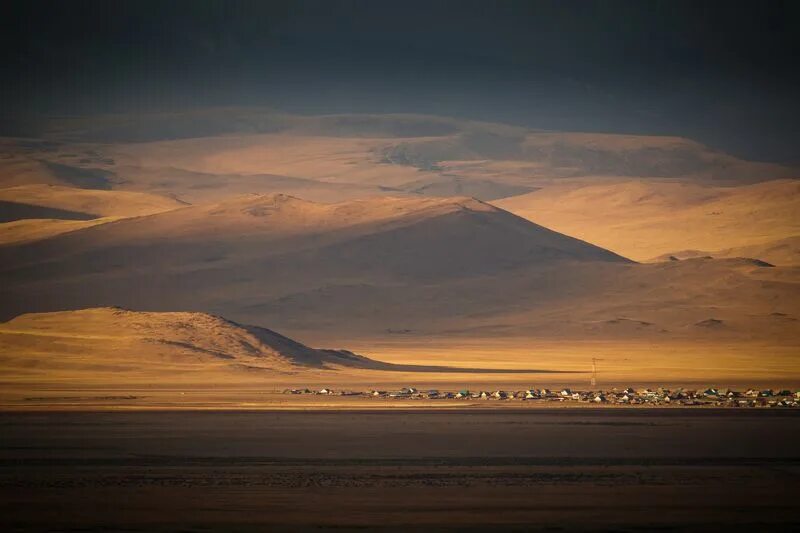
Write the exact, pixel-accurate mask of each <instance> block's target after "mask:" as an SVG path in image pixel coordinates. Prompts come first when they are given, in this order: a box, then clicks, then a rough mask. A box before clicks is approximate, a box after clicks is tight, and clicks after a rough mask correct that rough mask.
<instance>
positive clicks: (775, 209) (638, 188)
mask: <svg viewBox="0 0 800 533" xmlns="http://www.w3.org/2000/svg"><path fill="white" fill-rule="evenodd" d="M494 203H495V204H496V205H498V206H499V207H502V208H503V209H507V210H509V211H511V212H513V213H515V214H517V215H519V216H523V217H525V218H527V219H529V220H531V221H534V222H537V223H539V224H543V225H545V226H547V227H549V228H553V229H555V230H556V231H561V232H564V233H566V234H568V235H573V236H575V237H578V238H580V239H585V240H587V241H589V242H592V243H594V244H597V245H599V246H602V247H604V248H607V249H609V250H614V251H615V252H617V253H620V254H623V255H625V256H627V257H631V258H632V259H635V260H638V261H646V260H650V259H652V258H654V257H657V256H661V255H671V254H674V253H677V252H678V251H680V250H687V249H693V250H724V249H735V250H738V251H735V250H731V252H730V253H727V252H726V253H724V254H718V255H719V256H720V257H730V256H732V255H745V256H750V254H757V253H758V252H759V250H764V249H765V248H763V247H764V246H767V247H768V246H769V243H771V242H773V241H776V240H781V239H791V238H794V237H797V236H798V235H800V217H798V213H800V182H798V181H797V180H772V181H765V182H762V183H757V184H752V185H741V186H736V187H720V186H708V185H702V184H697V183H685V182H675V181H668V182H665V181H645V180H633V181H624V182H620V181H616V180H614V181H610V182H605V183H603V182H600V183H585V182H584V183H577V184H575V183H573V184H564V185H558V186H553V187H548V188H546V189H542V190H540V191H536V192H533V193H529V194H525V195H522V196H516V197H514V198H508V199H505V200H500V201H497V202H494ZM753 257H757V258H759V259H764V260H767V261H768V262H771V261H769V258H767V257H759V256H758V255H753ZM770 258H772V259H778V260H777V261H776V262H777V264H796V263H795V262H789V263H786V262H784V261H785V260H786V259H790V258H792V254H788V255H786V254H784V255H781V256H780V257H778V256H774V255H770Z"/></svg>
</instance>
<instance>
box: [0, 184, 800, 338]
mask: <svg viewBox="0 0 800 533" xmlns="http://www.w3.org/2000/svg"><path fill="white" fill-rule="evenodd" d="M0 276H2V278H3V279H4V281H5V284H4V285H3V287H1V288H0V300H1V301H2V313H3V316H5V317H10V316H14V315H16V314H19V313H23V312H30V311H46V310H54V309H64V308H82V307H92V306H98V305H124V306H126V307H131V308H144V309H152V310H164V311H167V310H172V309H187V310H196V311H205V310H209V311H212V312H214V313H218V314H222V315H225V316H229V317H231V318H233V319H235V320H237V321H242V322H246V323H269V324H274V325H275V326H276V327H280V328H281V329H282V330H284V331H287V332H290V333H292V334H298V333H301V334H302V335H303V336H304V337H306V338H315V339H335V340H343V341H347V339H353V338H355V337H356V336H360V337H361V338H364V337H370V336H371V337H381V336H384V337H385V336H394V335H396V334H397V333H396V332H402V334H404V335H405V334H408V335H412V336H417V335H441V334H446V335H448V336H450V337H452V338H457V337H459V336H471V337H475V336H483V337H496V336H535V337H549V338H563V339H567V338H569V339H579V338H587V337H588V338H613V339H630V338H642V339H650V340H656V339H658V340H664V339H669V338H678V337H680V338H693V339H696V338H709V337H713V338H719V337H720V336H723V337H725V338H727V339H730V340H734V339H743V338H747V339H762V340H768V341H769V342H775V343H779V344H781V343H785V342H788V340H789V339H791V338H792V336H793V332H794V327H795V326H794V322H793V320H794V317H797V316H800V309H798V304H797V303H796V302H798V301H800V298H797V296H798V287H799V285H798V272H797V270H796V269H786V268H769V267H767V266H764V265H763V264H761V263H759V262H757V261H748V260H708V261H706V260H694V261H680V262H676V263H665V264H659V265H639V264H635V263H631V262H630V261H628V260H626V259H624V258H622V257H620V256H617V255H614V254H612V253H610V252H608V251H606V250H603V249H601V248H597V247H595V246H592V245H589V244H587V243H585V242H582V241H578V240H576V239H573V238H571V237H567V236H565V235H562V234H559V233H555V232H552V231H550V230H548V229H546V228H543V227H541V226H537V225H535V224H532V223H530V222H528V221H526V220H524V219H521V218H519V217H516V216H514V215H511V214H510V213H507V212H505V211H502V210H500V209H497V208H495V207H492V206H490V205H488V204H485V203H482V202H479V201H477V200H473V199H466V198H447V199H433V198H430V199H424V198H417V199H411V198H371V199H364V200H358V201H350V202H344V203H340V204H317V203H313V202H307V201H304V200H299V199H296V198H291V197H287V196H282V195H272V196H258V195H255V196H247V197H240V198H236V199H232V200H230V201H227V202H222V203H219V204H214V205H209V206H190V207H185V208H182V209H177V210H172V211H168V212H164V213H158V214H154V215H149V216H145V217H138V218H132V219H125V220H120V221H116V222H112V223H109V224H104V225H101V226H96V227H92V228H87V229H82V230H79V231H75V232H72V233H70V234H65V235H62V236H58V237H54V238H51V239H48V240H45V241H41V242H38V243H31V244H28V245H21V246H14V247H6V248H4V249H0ZM87 288H90V289H87ZM773 313H778V314H773ZM786 317H790V318H786ZM710 318H714V319H718V320H722V321H724V322H725V324H726V327H724V328H717V329H714V330H710V329H708V328H702V327H699V326H698V327H695V326H694V324H696V323H701V322H703V321H704V320H707V319H710ZM643 323H647V325H646V326H645V325H643ZM631 324H639V326H636V327H630V325H631Z"/></svg>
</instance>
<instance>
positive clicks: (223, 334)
mask: <svg viewBox="0 0 800 533" xmlns="http://www.w3.org/2000/svg"><path fill="white" fill-rule="evenodd" d="M0 362H1V363H2V366H3V369H4V373H6V375H7V376H10V375H11V374H14V375H15V376H16V377H17V378H19V379H22V380H26V379H35V378H37V377H38V378H40V379H41V378H42V377H45V378H46V379H47V380H56V381H57V380H58V379H69V378H71V377H72V378H74V377H79V378H81V379H82V380H84V381H85V380H87V379H88V380H91V379H92V377H94V378H98V377H100V378H101V379H103V380H108V379H109V374H115V373H118V374H120V373H121V374H124V375H127V378H128V379H134V380H135V378H136V377H142V376H146V375H158V376H159V379H161V380H163V379H182V378H183V379H185V374H189V375H191V374H193V373H194V374H197V373H199V374H205V375H209V374H210V375H213V374H214V373H218V372H222V373H223V374H224V373H230V372H259V371H263V372H267V373H269V374H270V375H275V374H292V373H297V372H302V371H304V370H310V369H329V370H331V369H333V370H335V369H337V368H341V367H355V368H383V367H388V368H391V367H392V365H384V364H382V363H379V362H375V361H371V360H369V359H367V358H365V357H361V356H358V355H355V354H353V353H351V352H348V351H343V350H315V349H312V348H309V347H307V346H305V345H303V344H300V343H298V342H296V341H293V340H291V339H289V338H287V337H284V336H282V335H279V334H278V333H275V332H273V331H270V330H268V329H264V328H260V327H255V326H243V325H240V324H236V323H234V322H231V321H228V320H225V319H223V318H220V317H217V316H212V315H209V314H206V313H185V312H184V313H181V312H170V313H150V312H136V311H129V310H126V309H121V308H108V307H106V308H93V309H82V310H77V311H61V312H53V313H33V314H24V315H21V316H18V317H16V318H14V319H13V320H10V321H8V322H5V323H2V324H0ZM400 368H402V367H400ZM111 379H112V380H113V377H112V378H111Z"/></svg>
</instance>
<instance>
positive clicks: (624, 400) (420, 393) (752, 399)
mask: <svg viewBox="0 0 800 533" xmlns="http://www.w3.org/2000/svg"><path fill="white" fill-rule="evenodd" d="M283 393H284V394H312V395H328V396H358V397H365V398H374V399H379V400H380V399H382V400H482V401H508V402H552V403H583V404H588V405H619V406H633V405H635V406H681V407H683V406H706V407H765V408H769V407H775V408H780V407H784V408H785V407H800V390H798V391H794V392H792V391H790V390H787V389H784V390H772V389H747V390H745V391H736V390H731V389H726V388H720V389H717V388H707V389H702V390H691V389H684V388H676V389H672V390H671V389H666V388H662V387H659V388H657V389H649V388H644V389H633V388H630V387H629V388H625V389H621V390H620V389H617V388H612V389H610V390H596V391H592V390H573V389H570V388H564V389H559V390H550V389H546V388H542V389H537V388H531V389H526V390H521V391H515V392H511V391H503V390H495V391H487V390H480V391H470V390H466V389H463V390H458V391H440V390H437V389H430V390H419V389H417V388H415V387H403V388H401V389H399V390H396V391H388V390H379V389H372V390H368V391H353V390H334V389H330V388H322V389H316V390H315V389H310V388H303V389H285V390H284V391H283Z"/></svg>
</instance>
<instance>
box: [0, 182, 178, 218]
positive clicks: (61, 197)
mask: <svg viewBox="0 0 800 533" xmlns="http://www.w3.org/2000/svg"><path fill="white" fill-rule="evenodd" d="M0 202H9V203H14V204H20V205H26V206H31V207H39V208H43V209H53V210H63V211H67V212H71V213H79V214H81V215H84V216H86V217H88V218H100V217H133V216H142V215H151V214H153V213H160V212H162V211H169V210H170V209H176V208H178V207H185V206H186V205H187V204H186V203H184V202H179V201H177V200H175V199H173V198H167V197H164V196H157V195H155V194H147V193H139V192H127V191H103V190H92V189H78V188H74V187H62V186H58V185H42V184H35V185H22V186H17V187H8V188H5V189H0ZM20 218H56V219H57V218H59V217H58V216H50V217H32V216H26V217H20Z"/></svg>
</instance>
